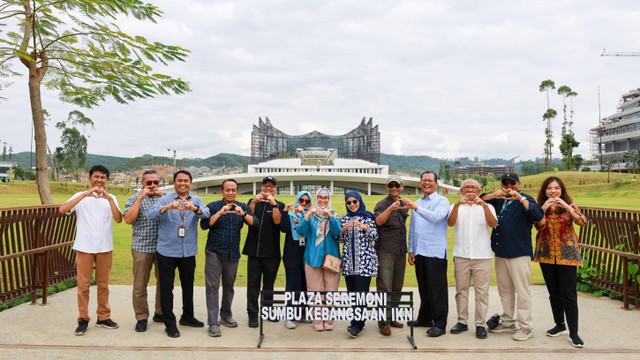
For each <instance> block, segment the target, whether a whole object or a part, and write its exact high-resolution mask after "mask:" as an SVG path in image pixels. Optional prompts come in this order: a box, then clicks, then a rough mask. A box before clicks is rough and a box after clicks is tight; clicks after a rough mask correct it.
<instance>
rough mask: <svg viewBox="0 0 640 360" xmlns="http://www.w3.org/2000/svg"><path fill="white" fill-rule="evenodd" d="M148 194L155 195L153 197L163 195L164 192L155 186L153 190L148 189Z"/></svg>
mask: <svg viewBox="0 0 640 360" xmlns="http://www.w3.org/2000/svg"><path fill="white" fill-rule="evenodd" d="M149 195H150V196H155V197H163V196H164V193H163V192H162V191H160V189H158V188H155V189H153V190H149Z"/></svg>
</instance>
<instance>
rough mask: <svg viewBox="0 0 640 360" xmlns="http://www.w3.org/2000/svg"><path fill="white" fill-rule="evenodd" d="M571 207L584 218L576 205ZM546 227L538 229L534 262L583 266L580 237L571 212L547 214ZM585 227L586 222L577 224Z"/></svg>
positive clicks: (545, 216)
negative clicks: (579, 243)
mask: <svg viewBox="0 0 640 360" xmlns="http://www.w3.org/2000/svg"><path fill="white" fill-rule="evenodd" d="M571 207H572V208H573V210H575V212H576V213H577V214H579V215H580V216H582V213H581V212H580V209H578V207H577V206H575V205H574V204H571ZM544 218H545V225H544V227H542V228H541V229H538V234H537V235H536V251H535V253H534V254H533V261H536V262H540V263H545V264H557V265H573V266H582V255H581V254H580V248H579V246H578V235H577V234H576V232H575V230H574V229H573V224H574V222H575V221H574V220H573V219H572V218H571V215H570V214H569V212H567V211H564V212H562V213H560V214H557V213H553V214H551V213H549V211H547V213H545V215H544ZM575 224H577V225H579V226H584V222H582V221H580V222H575Z"/></svg>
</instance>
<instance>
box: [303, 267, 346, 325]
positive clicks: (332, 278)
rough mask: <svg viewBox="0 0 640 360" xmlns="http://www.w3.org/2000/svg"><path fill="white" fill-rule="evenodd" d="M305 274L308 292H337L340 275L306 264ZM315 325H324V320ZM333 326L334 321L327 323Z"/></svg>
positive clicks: (317, 321)
mask: <svg viewBox="0 0 640 360" xmlns="http://www.w3.org/2000/svg"><path fill="white" fill-rule="evenodd" d="M304 273H305V275H306V278H307V291H337V290H338V285H339V283H340V274H336V273H333V272H331V271H329V270H326V269H323V268H322V267H321V266H320V267H311V266H309V264H307V263H304ZM313 323H314V324H315V325H322V323H323V321H322V320H314V321H313ZM325 323H328V324H333V320H328V321H325Z"/></svg>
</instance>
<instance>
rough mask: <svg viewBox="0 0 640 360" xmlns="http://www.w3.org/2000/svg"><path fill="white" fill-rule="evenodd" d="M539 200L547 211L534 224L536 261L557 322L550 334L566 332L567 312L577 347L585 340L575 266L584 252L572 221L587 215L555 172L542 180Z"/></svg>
mask: <svg viewBox="0 0 640 360" xmlns="http://www.w3.org/2000/svg"><path fill="white" fill-rule="evenodd" d="M537 200H538V205H540V207H542V211H544V218H542V220H540V221H538V222H536V224H535V225H536V228H537V229H538V234H537V235H536V251H535V253H534V254H533V261H536V262H539V263H540V269H541V270H542V276H543V277H544V281H545V282H546V283H547V290H548V291H549V301H550V302H551V312H552V313H553V320H554V322H555V323H556V326H555V327H553V328H552V329H549V330H547V335H548V336H558V335H560V334H566V333H567V326H566V325H565V323H564V319H565V316H566V318H567V325H568V326H569V342H570V343H571V345H572V346H574V347H584V342H583V341H582V340H581V339H580V337H579V336H578V295H577V293H576V281H577V274H576V269H577V267H578V266H582V256H581V255H580V249H579V247H578V235H577V234H576V232H575V230H574V229H573V225H574V224H576V225H579V226H584V224H585V222H586V221H587V219H586V218H585V217H584V215H582V213H581V212H580V209H578V207H577V206H575V205H574V204H573V203H572V200H571V196H569V194H567V190H566V189H565V187H564V183H563V182H562V180H560V178H557V177H555V176H551V177H548V178H547V179H546V180H545V181H544V182H543V183H542V186H541V188H540V192H539V193H538V199H537Z"/></svg>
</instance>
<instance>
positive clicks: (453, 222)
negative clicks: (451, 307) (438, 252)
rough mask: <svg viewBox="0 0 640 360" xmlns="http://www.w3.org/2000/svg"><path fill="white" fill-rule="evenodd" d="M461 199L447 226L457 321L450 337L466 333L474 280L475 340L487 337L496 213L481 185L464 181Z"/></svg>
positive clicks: (468, 180) (450, 213)
mask: <svg viewBox="0 0 640 360" xmlns="http://www.w3.org/2000/svg"><path fill="white" fill-rule="evenodd" d="M460 191H461V193H462V197H461V198H460V200H458V201H456V203H454V204H453V205H451V210H450V212H449V219H448V220H447V223H448V225H449V226H453V227H454V230H455V247H454V248H453V256H454V260H453V261H454V271H455V279H456V305H457V308H458V322H457V323H456V324H455V325H454V326H453V327H452V328H451V331H450V332H451V333H452V334H460V333H462V332H463V331H467V330H469V326H468V321H469V286H470V285H471V279H473V288H474V291H475V298H476V309H475V324H476V337H477V338H478V339H486V338H487V329H486V328H485V317H486V316H487V306H488V304H489V285H490V283H491V229H492V228H494V227H495V226H496V224H497V223H498V220H497V219H496V211H495V209H494V208H493V206H491V205H489V204H487V203H486V202H484V201H482V199H481V198H480V196H479V195H480V191H481V189H480V184H479V183H478V181H476V180H474V179H466V180H464V181H463V182H462V187H461V189H460Z"/></svg>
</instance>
